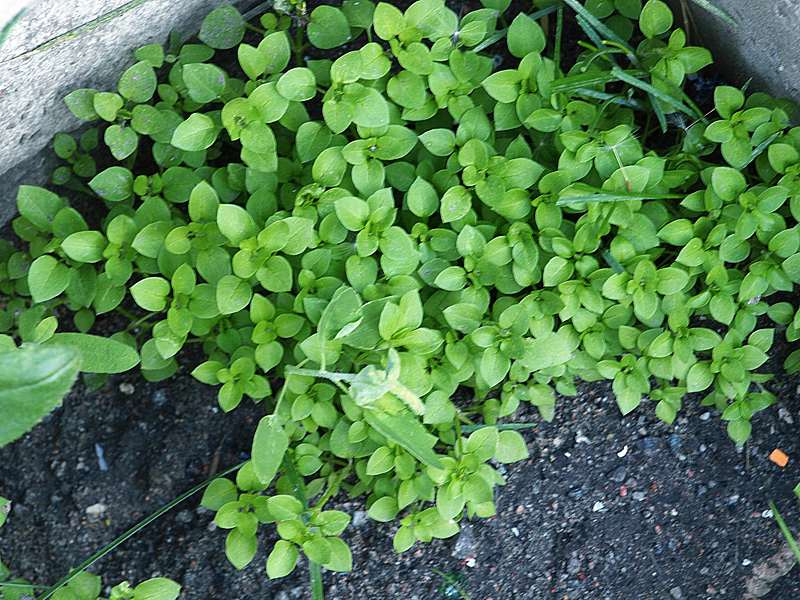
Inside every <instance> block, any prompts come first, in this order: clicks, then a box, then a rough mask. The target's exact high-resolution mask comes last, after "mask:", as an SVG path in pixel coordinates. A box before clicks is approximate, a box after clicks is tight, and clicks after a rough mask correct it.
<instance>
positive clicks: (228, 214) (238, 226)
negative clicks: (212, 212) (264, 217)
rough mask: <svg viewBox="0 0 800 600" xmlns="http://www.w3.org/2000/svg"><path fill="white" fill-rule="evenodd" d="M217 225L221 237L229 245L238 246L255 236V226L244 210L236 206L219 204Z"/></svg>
mask: <svg viewBox="0 0 800 600" xmlns="http://www.w3.org/2000/svg"><path fill="white" fill-rule="evenodd" d="M217 225H218V226H219V231H220V233H221V234H222V235H224V236H225V237H226V238H228V241H230V243H231V244H233V245H234V246H238V245H239V244H240V243H241V242H242V241H244V240H246V239H248V238H251V237H253V236H255V235H256V232H257V230H256V224H255V221H253V217H251V216H250V213H248V212H247V211H246V210H245V209H244V208H242V207H241V206H238V205H236V204H220V205H219V208H218V209H217Z"/></svg>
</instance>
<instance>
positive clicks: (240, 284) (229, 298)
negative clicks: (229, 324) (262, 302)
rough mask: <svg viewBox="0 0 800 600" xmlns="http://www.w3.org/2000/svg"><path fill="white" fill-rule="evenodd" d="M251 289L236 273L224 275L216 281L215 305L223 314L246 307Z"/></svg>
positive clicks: (251, 293) (232, 312) (229, 313)
mask: <svg viewBox="0 0 800 600" xmlns="http://www.w3.org/2000/svg"><path fill="white" fill-rule="evenodd" d="M252 295H253V289H252V288H251V287H250V284H249V283H248V282H247V281H245V280H244V279H239V278H238V277H236V275H225V276H224V277H222V279H220V280H219V281H218V282H217V306H218V307H219V311H220V312H221V313H222V314H223V315H232V314H234V313H237V312H239V311H240V310H244V309H245V308H247V305H248V304H250V298H251V297H252Z"/></svg>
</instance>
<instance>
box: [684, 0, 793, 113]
mask: <svg viewBox="0 0 800 600" xmlns="http://www.w3.org/2000/svg"><path fill="white" fill-rule="evenodd" d="M675 3H677V2H674V3H673V4H675ZM679 3H680V4H684V5H686V6H687V7H688V9H689V10H691V13H692V21H693V25H694V27H693V31H692V32H691V33H692V36H693V41H695V42H696V41H699V42H700V43H702V44H703V45H705V46H708V47H709V48H711V50H712V52H713V54H714V60H715V62H716V63H717V65H718V66H719V67H721V69H722V72H723V73H724V74H725V75H726V76H728V77H730V78H731V79H732V80H734V81H735V82H736V83H744V82H745V81H746V80H747V79H749V78H751V77H752V79H753V89H759V90H764V91H768V92H770V93H772V94H774V95H776V96H783V97H789V98H793V99H794V100H800V44H798V40H799V39H800V2H798V0H712V3H713V4H714V5H715V6H717V7H719V8H720V9H722V10H724V11H725V12H727V13H728V14H729V15H730V16H731V17H732V18H733V19H734V20H735V21H736V23H737V26H736V27H731V26H730V25H728V24H727V23H725V22H724V20H723V19H721V18H719V17H717V16H715V15H713V14H711V13H709V12H707V11H705V10H703V9H701V8H698V6H697V5H696V4H695V3H694V2H693V1H692V0H679Z"/></svg>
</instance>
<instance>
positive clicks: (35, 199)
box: [17, 185, 64, 231]
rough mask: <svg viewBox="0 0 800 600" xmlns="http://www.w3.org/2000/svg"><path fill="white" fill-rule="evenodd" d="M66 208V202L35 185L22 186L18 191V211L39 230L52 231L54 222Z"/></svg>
mask: <svg viewBox="0 0 800 600" xmlns="http://www.w3.org/2000/svg"><path fill="white" fill-rule="evenodd" d="M63 207H64V201H63V200H61V198H59V197H58V195H56V194H54V193H53V192H51V191H50V190H46V189H44V188H40V187H36V186H34V185H21V186H19V190H17V210H19V214H21V215H22V216H23V217H25V218H26V219H28V220H29V221H30V222H31V223H32V224H33V225H34V226H35V227H36V228H37V229H39V230H41V231H51V229H52V226H53V221H54V220H55V218H56V215H57V214H58V211H60V210H61V209H62V208H63Z"/></svg>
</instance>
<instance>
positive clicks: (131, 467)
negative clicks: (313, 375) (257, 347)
mask: <svg viewBox="0 0 800 600" xmlns="http://www.w3.org/2000/svg"><path fill="white" fill-rule="evenodd" d="M776 366H777V365H776ZM797 386H798V381H797V379H796V378H783V379H782V380H780V383H779V384H778V383H776V384H773V385H772V386H771V387H772V389H773V390H774V391H776V392H777V393H778V397H779V405H778V406H777V407H773V408H771V409H769V410H767V411H765V412H764V413H762V414H761V415H759V416H757V417H756V418H755V419H754V437H753V441H751V442H750V443H749V444H748V445H747V446H746V447H745V448H744V449H740V450H738V451H737V449H736V447H735V446H734V445H733V444H732V443H731V442H730V441H729V440H728V438H727V437H726V434H725V430H724V424H723V423H722V422H721V421H720V420H719V419H718V415H717V414H716V413H715V412H714V411H708V410H707V409H705V408H703V407H700V406H698V405H697V403H695V402H687V405H688V406H687V408H686V410H685V411H684V413H683V414H682V416H681V417H680V418H679V419H678V420H677V421H676V423H675V424H674V425H673V426H667V425H665V424H663V423H660V422H658V421H657V420H656V419H655V418H654V417H653V416H652V412H653V411H652V406H651V405H648V406H645V407H642V408H641V409H640V410H639V411H638V412H637V413H634V414H633V415H631V416H628V417H621V416H620V415H619V413H618V411H617V408H616V406H615V404H614V401H613V399H612V397H611V395H610V390H609V389H608V388H607V387H606V386H603V385H592V386H588V385H586V386H582V387H581V388H580V393H579V395H578V396H577V397H575V398H571V399H561V400H560V402H559V405H558V408H557V412H556V418H555V420H554V422H553V423H542V422H539V420H538V418H537V416H536V414H535V413H534V412H533V411H527V412H525V411H523V412H522V414H520V415H518V416H517V418H516V420H517V421H531V422H533V423H536V425H535V427H534V428H532V429H529V430H527V431H524V432H523V433H524V435H525V437H526V439H527V441H528V446H529V449H530V453H531V457H530V459H529V460H526V461H524V462H522V463H518V464H515V465H512V466H510V467H508V468H507V472H506V475H507V478H508V484H507V485H506V486H505V487H503V488H501V489H500V491H499V493H498V495H497V516H495V517H494V518H491V519H487V520H478V521H474V522H472V523H470V524H469V525H467V527H465V528H464V530H463V531H462V533H461V534H459V535H458V536H456V537H454V538H451V539H449V540H443V541H438V542H434V543H432V544H430V545H424V546H423V545H419V544H418V545H417V546H415V547H414V548H412V549H411V550H410V551H408V552H406V553H405V554H403V555H401V556H397V555H396V554H395V553H394V552H393V550H392V547H391V536H392V534H393V532H394V527H395V526H394V525H393V524H381V523H373V522H371V521H369V520H367V519H366V518H365V514H364V512H363V510H364V506H363V505H362V504H361V503H359V502H356V501H352V500H350V499H348V498H346V497H344V496H340V497H338V498H336V499H335V500H334V503H335V504H336V505H337V508H339V509H342V510H345V511H348V512H349V513H350V514H352V515H353V516H354V523H353V525H351V526H350V528H349V529H348V531H347V533H346V538H347V540H348V542H349V543H350V544H351V546H352V548H353V555H354V569H353V572H352V573H349V574H330V573H328V574H326V575H325V585H326V598H328V599H329V600H362V599H366V598H371V599H372V598H374V599H379V600H384V599H385V600H389V599H401V598H402V599H403V600H431V599H438V598H460V597H464V598H471V599H472V600H490V599H491V600H513V599H526V600H538V599H559V600H560V599H575V598H586V599H602V600H646V599H662V598H663V599H668V600H669V599H675V600H680V599H686V600H696V599H706V598H709V599H717V598H720V599H722V598H732V599H734V598H735V599H737V600H738V599H743V598H747V597H748V596H747V592H746V590H747V589H748V586H749V588H750V589H754V590H760V592H759V593H763V595H762V596H760V597H763V598H766V599H768V600H790V599H792V600H793V599H796V598H798V597H800V568H796V569H793V570H792V571H790V572H789V573H788V574H786V573H785V572H786V571H787V570H788V568H789V567H790V566H791V565H792V564H793V563H792V561H791V559H787V558H786V551H785V547H786V545H785V542H784V540H783V538H782V537H781V534H780V532H779V530H778V528H777V526H776V525H775V522H774V521H773V519H772V518H771V516H770V513H769V512H765V511H768V510H769V505H768V502H769V501H770V500H775V501H776V502H777V504H778V506H779V507H780V509H781V512H782V514H783V516H784V518H785V519H786V521H787V522H788V523H789V525H790V526H793V525H795V524H797V523H798V522H800V514H798V511H797V510H796V508H797V505H796V502H795V500H794V499H793V495H792V488H793V486H794V485H795V483H796V482H797V481H800V468H798V464H797V463H798V462H800V460H799V459H800V442H799V441H798V436H797V429H796V426H795V425H793V424H792V421H793V420H794V419H800V401H798V392H797ZM259 416H260V412H259V409H258V407H255V406H253V405H249V406H242V407H240V408H239V409H237V410H236V411H234V412H233V413H232V414H228V415H224V414H222V413H221V412H220V411H219V410H218V408H216V398H215V391H214V390H213V389H212V388H210V387H207V386H204V385H202V384H199V383H197V382H195V381H193V380H192V379H191V378H190V377H189V376H188V375H186V374H181V375H179V376H177V377H175V378H173V379H172V380H170V381H167V382H161V383H157V384H151V383H146V382H144V381H143V380H141V379H140V378H139V377H138V376H136V375H127V376H122V377H117V378H115V379H112V380H111V381H110V382H109V383H108V384H107V385H106V386H105V388H103V389H102V390H100V391H97V392H88V391H86V390H85V388H83V387H82V386H81V385H78V386H77V387H76V389H75V390H74V391H73V392H72V393H71V394H70V395H69V396H68V397H67V399H66V400H65V402H64V406H63V408H61V409H59V410H57V411H56V412H55V413H54V414H53V415H51V416H50V417H49V418H48V419H47V421H46V422H45V423H44V424H42V425H40V426H38V427H37V428H36V429H35V430H34V431H33V432H32V433H31V434H30V435H28V436H27V437H25V438H24V439H22V440H20V441H17V442H15V443H14V444H12V445H10V446H8V447H6V448H4V449H2V450H1V451H0V495H3V496H6V497H8V498H10V499H11V500H12V501H13V510H12V513H11V516H10V518H9V521H8V523H7V525H6V526H5V528H3V529H2V530H1V531H0V533H2V535H0V554H1V555H2V558H3V560H4V562H6V563H8V564H9V566H10V567H11V568H12V569H13V571H14V574H15V575H19V576H23V577H26V578H28V579H30V580H31V581H33V582H36V583H41V584H52V583H53V582H54V581H55V580H57V579H58V578H59V577H60V576H61V575H63V574H64V573H66V572H67V571H68V570H69V569H70V567H72V566H74V565H76V564H78V563H80V562H81V561H82V560H83V559H84V558H86V557H87V556H89V555H90V554H91V553H92V552H93V551H94V550H96V549H97V548H99V547H102V546H103V545H104V544H106V543H108V542H109V541H111V540H112V539H113V538H114V537H115V536H116V535H118V534H119V533H121V532H123V531H124V530H126V529H127V528H128V527H130V526H132V525H133V524H134V523H136V522H137V521H139V520H140V519H142V518H143V517H145V516H146V515H147V514H149V513H150V512H151V511H153V510H155V509H157V508H158V507H160V506H162V505H163V504H165V503H167V502H168V501H170V500H171V499H173V498H175V497H176V496H177V495H178V494H180V493H181V492H182V491H184V490H186V489H188V488H190V487H192V486H193V485H194V484H196V483H198V482H201V481H203V480H205V479H206V478H208V477H209V476H210V475H212V474H213V473H214V472H218V471H220V470H223V469H224V468H226V467H227V466H230V465H234V464H237V463H238V462H240V461H241V460H242V459H243V458H246V456H247V454H246V453H247V450H248V446H249V443H250V440H251V439H252V434H253V431H254V428H255V424H256V422H257V420H258V418H259ZM774 448H781V449H783V450H784V451H785V452H786V453H787V454H788V455H789V456H790V462H789V465H788V466H787V467H786V468H785V469H780V468H779V467H777V466H776V465H775V464H773V463H772V462H770V461H769V460H768V458H767V457H768V454H769V453H770V452H771V451H772V450H773V449H774ZM98 449H102V457H103V458H102V460H100V459H99V457H98ZM198 505H199V496H195V497H193V498H191V499H189V500H186V501H185V502H183V503H182V504H181V505H179V506H178V507H176V508H175V509H174V510H173V511H172V512H170V513H168V514H167V515H165V516H164V517H162V518H161V519H160V520H158V521H157V522H156V523H154V524H153V525H151V526H150V527H149V528H148V529H146V530H145V531H143V532H142V533H140V534H139V535H137V536H136V537H134V538H133V539H131V540H129V541H128V542H126V543H125V544H124V545H123V546H121V547H120V548H119V549H117V550H116V551H115V552H114V553H113V554H111V555H110V556H109V557H106V558H104V559H103V560H102V561H100V562H99V563H98V564H97V565H96V566H95V567H94V568H93V570H94V571H95V572H98V573H101V574H102V575H103V577H104V582H105V583H106V584H113V583H116V582H118V581H120V580H124V579H128V580H131V581H140V580H143V579H146V578H148V577H152V576H156V575H163V576H169V577H172V578H174V579H175V580H177V581H179V582H180V583H181V584H182V585H183V586H184V592H183V595H182V598H185V599H187V600H200V599H204V600H205V599H215V600H216V599H237V600H238V599H241V600H249V599H256V598H275V599H276V600H289V599H300V598H309V597H310V594H309V592H308V587H307V583H306V582H307V571H306V568H305V565H304V564H302V563H301V565H300V566H299V567H298V569H297V571H296V572H295V573H294V574H293V575H292V576H290V577H289V578H286V579H282V580H277V581H272V582H270V581H268V580H267V578H266V575H265V572H264V561H265V558H266V553H267V548H268V547H271V543H272V541H274V538H273V537H272V536H273V533H272V532H271V531H266V529H270V528H269V527H267V528H264V529H265V531H264V532H263V533H262V538H261V540H260V548H259V553H258V555H257V557H256V559H255V560H254V561H253V563H251V565H250V566H249V567H247V568H246V569H245V570H244V571H243V572H237V571H236V570H235V569H234V568H233V567H231V566H230V565H229V564H228V562H227V560H226V558H225V554H224V532H223V531H220V530H216V529H215V527H214V525H213V524H212V516H213V515H212V514H211V513H209V512H208V511H205V510H204V509H202V508H199V506H198ZM776 556H777V557H778V558H779V559H782V560H778V562H779V563H781V564H778V565H777V567H774V565H773V564H768V563H767V561H768V560H769V559H770V558H774V557H776ZM772 567H774V568H772ZM765 571H768V572H766V573H765ZM459 590H461V593H462V594H463V595H461V596H460V595H459ZM767 590H769V591H767Z"/></svg>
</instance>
